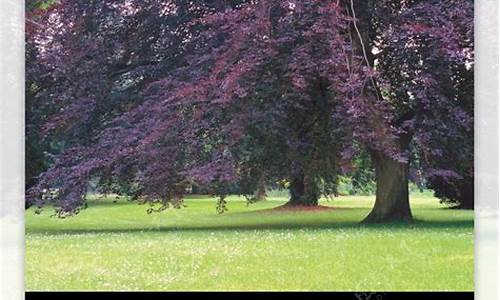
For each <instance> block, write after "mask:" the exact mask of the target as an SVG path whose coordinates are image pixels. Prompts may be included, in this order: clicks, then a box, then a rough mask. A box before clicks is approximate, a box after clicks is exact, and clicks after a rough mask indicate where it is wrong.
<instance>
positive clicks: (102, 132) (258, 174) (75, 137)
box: [27, 0, 473, 221]
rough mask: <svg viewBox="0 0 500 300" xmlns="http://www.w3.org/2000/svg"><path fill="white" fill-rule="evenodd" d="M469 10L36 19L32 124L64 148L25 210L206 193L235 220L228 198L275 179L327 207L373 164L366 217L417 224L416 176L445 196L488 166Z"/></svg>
mask: <svg viewBox="0 0 500 300" xmlns="http://www.w3.org/2000/svg"><path fill="white" fill-rule="evenodd" d="M472 6H473V5H472V2H471V1H466V0H449V1H425V2H420V1H403V0H402V1H361V0H344V1H333V0H332V1H324V0H323V1H320V0H311V1H279V2H278V1H270V0H261V1H167V2H161V3H160V2H159V1H146V0H136V1H133V0H127V1H125V0H124V1H64V0H61V1H58V2H57V3H55V4H53V5H52V6H50V8H48V9H43V11H37V12H38V13H37V14H36V22H37V23H38V24H39V25H40V26H35V28H33V32H30V33H29V36H28V40H29V41H30V42H29V43H30V47H32V49H33V55H32V56H28V57H29V64H28V70H32V71H33V73H30V72H28V73H30V74H33V78H34V79H33V81H29V85H30V91H36V93H33V94H32V95H31V96H30V97H31V98H30V99H32V101H33V103H36V105H34V106H33V107H34V109H33V114H38V115H40V116H41V117H38V118H37V120H36V121H33V123H34V124H35V125H36V128H39V129H40V130H42V131H43V135H44V138H45V139H46V140H47V139H49V140H55V141H59V142H63V145H62V146H61V149H60V152H59V153H57V155H56V158H55V160H54V163H53V164H51V166H50V167H49V168H48V170H47V171H46V172H44V173H42V174H41V176H40V177H39V180H38V182H37V183H36V184H35V185H33V186H32V187H30V188H29V190H28V191H27V196H28V198H27V200H28V202H29V203H31V204H36V205H38V206H42V205H43V204H44V203H45V202H47V201H52V202H53V203H54V204H55V205H56V208H57V211H58V213H59V214H60V215H65V214H68V213H69V214H71V213H74V212H76V211H78V209H79V208H80V207H82V206H83V205H84V203H85V194H86V191H87V188H88V182H89V181H90V180H92V179H98V180H99V187H100V188H101V189H102V190H103V191H106V190H107V189H109V188H110V184H111V183H119V184H120V185H121V186H126V187H127V192H128V193H129V194H132V195H133V196H134V197H135V198H137V199H140V200H141V201H149V202H152V203H156V202H159V203H161V204H162V208H165V207H168V206H169V205H174V206H178V205H180V204H181V203H182V198H183V195H184V193H185V190H186V187H187V186H188V185H190V184H193V183H195V184H197V185H200V186H204V187H206V188H208V189H209V190H210V191H211V192H212V193H213V194H215V195H218V196H219V209H220V210H221V211H223V210H224V198H225V196H226V195H227V193H228V191H229V187H230V185H231V184H234V183H237V184H238V185H239V187H240V193H242V194H245V195H250V194H252V193H253V192H254V191H255V190H256V189H257V188H258V185H259V184H261V183H262V181H264V182H267V183H270V184H276V183H278V182H280V183H281V184H282V185H283V186H284V187H286V188H289V189H290V194H291V199H290V204H292V205H316V204H317V201H318V199H319V197H320V196H321V195H330V194H332V193H335V192H336V185H337V182H338V175H339V174H342V173H345V172H348V170H349V169H350V166H351V165H352V160H353V158H354V157H355V156H356V155H357V153H360V151H368V152H369V153H370V154H371V157H372V161H373V162H374V165H375V171H376V179H377V200H376V204H375V207H374V210H373V211H372V213H371V214H370V216H369V219H370V220H373V221H384V220H389V219H407V218H411V212H410V208H409V202H408V178H409V172H408V171H409V165H410V162H416V165H417V166H418V168H419V169H421V170H422V171H423V172H424V174H425V176H426V177H428V178H429V179H432V180H438V179H439V180H444V182H445V185H446V183H447V182H450V181H452V180H457V178H461V177H463V176H464V174H468V176H472V175H471V174H472V173H471V172H472V170H471V169H470V165H471V164H466V163H465V164H463V165H460V166H458V165H457V164H455V163H454V161H453V160H450V159H449V158H450V157H452V156H453V157H454V158H456V159H464V160H465V161H468V162H470V161H471V155H472V150H473V148H472V143H471V140H472V138H471V137H472V134H471V132H472V126H473V124H472V118H473V97H472V64H473V28H472V26H473V11H472ZM30 49H31V48H30ZM33 66H36V68H33ZM35 70H36V72H35ZM451 145H453V146H451ZM453 149H454V150H453ZM458 149H461V150H460V151H459V150H458ZM50 189H56V190H57V191H56V192H55V193H49V192H50Z"/></svg>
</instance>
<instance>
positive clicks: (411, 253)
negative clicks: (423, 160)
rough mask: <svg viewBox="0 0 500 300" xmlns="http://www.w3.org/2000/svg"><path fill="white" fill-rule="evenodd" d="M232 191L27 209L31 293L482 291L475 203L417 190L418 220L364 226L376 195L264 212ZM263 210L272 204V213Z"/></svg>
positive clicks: (413, 201) (415, 209)
mask: <svg viewBox="0 0 500 300" xmlns="http://www.w3.org/2000/svg"><path fill="white" fill-rule="evenodd" d="M284 201H285V198H271V199H269V200H268V201H266V202H263V203H257V204H253V205H250V206H247V205H246V202H245V201H243V200H242V199H241V198H237V197H230V201H229V204H228V208H229V211H228V212H227V213H224V214H222V215H218V214H217V213H216V211H215V201H214V200H213V199H209V198H207V197H191V198H188V199H187V200H186V205H187V207H186V208H184V209H169V210H167V211H164V212H161V213H153V214H147V213H146V209H147V206H141V205H137V204H135V203H130V202H128V201H126V200H124V199H120V200H119V201H118V202H117V203H113V201H112V199H105V200H91V201H90V203H89V208H88V209H86V210H84V211H82V212H81V213H80V214H79V215H77V216H75V217H71V218H67V219H58V218H54V217H50V215H51V214H52V211H51V210H50V209H46V210H45V211H44V212H43V213H42V214H41V215H34V213H33V210H31V209H30V210H28V211H27V213H26V265H25V270H26V272H25V274H26V289H27V290H355V291H359V290H370V291H376V290H473V286H474V282H473V276H474V264H473V249H474V247H473V227H474V225H473V212H472V211H465V210H456V209H446V208H443V206H442V205H440V204H439V202H438V200H437V199H435V198H432V197H431V196H430V195H429V194H414V195H412V199H411V205H412V209H413V214H414V216H415V218H416V221H415V222H414V223H412V224H391V225H360V224H359V221H361V220H362V219H363V217H364V216H365V215H366V214H367V213H368V212H369V210H370V207H371V206H372V203H373V197H356V196H351V197H341V198H337V199H334V200H332V201H328V202H326V201H324V202H322V204H323V205H329V206H333V207H336V208H338V209H334V210H328V211H316V212H277V211H265V209H267V208H272V207H275V206H278V205H281V204H283V203H284ZM262 210H264V211H262Z"/></svg>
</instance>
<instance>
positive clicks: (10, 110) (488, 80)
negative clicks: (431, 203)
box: [0, 0, 500, 300]
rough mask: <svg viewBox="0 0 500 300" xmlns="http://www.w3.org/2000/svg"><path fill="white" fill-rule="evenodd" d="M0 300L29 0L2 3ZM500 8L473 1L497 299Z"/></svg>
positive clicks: (11, 269) (13, 235)
mask: <svg viewBox="0 0 500 300" xmlns="http://www.w3.org/2000/svg"><path fill="white" fill-rule="evenodd" d="M0 7H1V10H0V98H1V99H0V124H1V128H0V298H1V299H6V300H11V299H24V272H23V271H24V1H22V0H0ZM498 12H499V4H498V0H476V1H475V15H476V20H475V47H476V49H475V53H476V63H475V71H476V73H475V80H476V86H475V91H476V98H475V101H476V106H475V111H476V115H475V124H476V128H475V133H476V136H475V144H476V148H475V170H476V182H475V191H476V195H475V196H476V210H475V224H476V226H475V291H476V299H498V297H499V291H498V286H497V283H498V280H499V276H498V270H499V260H498V251H499V247H498V241H499V235H498V233H499V231H498V207H499V204H498V199H499V182H498V179H499V178H498V174H499V173H498V171H499V169H500V165H499V159H498V141H499V139H500V138H499V127H498V124H499V122H498V117H499V89H498V84H499V81H498V79H499V73H498V70H499V68H498V67H499V56H498V54H499V52H498V41H499V35H498V34H499V31H498V30H499V16H498Z"/></svg>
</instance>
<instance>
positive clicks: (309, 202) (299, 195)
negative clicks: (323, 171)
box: [286, 174, 320, 206]
mask: <svg viewBox="0 0 500 300" xmlns="http://www.w3.org/2000/svg"><path fill="white" fill-rule="evenodd" d="M319 196H320V195H319V192H318V190H317V188H316V187H315V186H314V185H313V184H311V183H309V182H308V181H307V176H304V175H303V174H299V175H297V176H295V178H293V179H292V181H291V182H290V200H289V201H288V202H287V204H286V205H287V206H317V205H318V200H319Z"/></svg>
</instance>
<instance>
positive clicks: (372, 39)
mask: <svg viewBox="0 0 500 300" xmlns="http://www.w3.org/2000/svg"><path fill="white" fill-rule="evenodd" d="M349 2H350V5H351V13H352V16H353V17H357V19H358V20H359V21H358V22H355V23H354V24H355V25H357V26H355V30H356V32H357V33H358V34H359V40H360V42H361V45H359V46H358V47H356V48H357V50H358V52H359V53H362V54H363V55H364V56H365V58H366V63H367V65H370V66H372V67H373V68H374V70H375V71H376V72H377V74H378V75H377V76H376V77H375V78H374V80H373V81H372V85H371V86H369V87H368V88H367V89H366V90H365V93H366V94H367V98H369V99H370V98H371V99H372V102H371V103H369V104H368V106H373V104H372V103H376V105H380V106H383V109H380V110H379V112H382V113H381V114H380V115H376V116H375V117H373V116H372V117H371V118H366V120H368V121H367V125H365V126H370V125H371V126H373V127H374V128H377V130H379V131H380V132H382V134H381V135H380V136H379V137H377V139H378V141H377V142H378V143H381V142H383V141H389V143H390V144H392V145H393V147H394V148H395V149H396V151H395V152H394V153H392V154H391V153H388V151H386V150H387V147H382V148H380V147H378V146H377V143H374V144H375V145H376V146H375V147H373V146H370V145H369V143H365V144H366V145H367V147H368V148H369V149H370V151H371V153H372V160H373V162H374V164H375V169H376V177H377V193H376V194H377V195H376V202H375V206H374V208H373V210H372V211H371V213H370V214H369V215H368V217H367V219H366V221H370V222H378V221H388V220H392V219H396V220H401V219H411V211H410V206H409V195H408V180H409V165H410V160H411V159H412V153H411V152H412V151H410V150H411V149H414V151H413V152H414V153H415V152H416V153H417V157H419V158H420V159H419V162H420V167H421V168H422V169H423V170H424V173H425V176H427V177H432V178H439V179H441V180H445V181H446V182H450V181H451V180H452V178H458V177H461V176H467V175H466V174H469V173H468V172H469V170H464V169H465V168H461V167H457V166H456V164H455V163H453V162H452V161H450V160H447V156H446V155H447V154H449V153H450V152H455V153H459V152H457V151H460V150H459V149H461V150H462V153H463V154H464V155H461V156H455V157H456V158H458V157H461V158H463V159H465V160H466V161H467V162H469V163H466V164H468V165H470V162H471V160H472V150H471V144H472V133H471V132H472V129H473V123H472V122H473V110H472V109H471V107H472V106H473V98H472V96H471V84H472V63H473V3H472V1H468V0H450V1H411V0H410V1H349ZM363 111H366V112H368V111H369V110H368V108H364V109H363ZM384 120H387V122H384ZM384 132H385V133H384ZM387 133H389V134H387ZM381 136H385V138H384V137H381ZM452 140H453V141H454V142H455V144H451V143H450V141H452ZM461 174H462V175H461Z"/></svg>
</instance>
